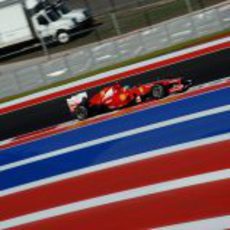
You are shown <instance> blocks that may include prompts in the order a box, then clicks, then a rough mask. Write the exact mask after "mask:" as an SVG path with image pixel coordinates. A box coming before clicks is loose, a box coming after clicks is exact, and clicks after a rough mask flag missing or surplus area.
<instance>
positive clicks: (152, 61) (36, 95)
mask: <svg viewBox="0 0 230 230" xmlns="http://www.w3.org/2000/svg"><path fill="white" fill-rule="evenodd" d="M229 41H230V36H228V37H225V38H221V39H218V40H215V41H211V42H207V43H205V44H201V45H197V46H193V47H190V48H186V49H183V50H180V51H176V52H173V53H170V54H166V55H163V56H160V57H156V58H152V59H149V60H146V61H142V62H139V63H136V64H132V65H129V66H125V67H122V68H118V69H115V70H111V71H108V72H104V73H100V74H97V75H94V76H92V77H90V78H86V79H81V80H78V81H76V82H71V83H68V84H65V85H62V86H58V87H55V88H51V89H48V90H45V91H42V92H38V93H34V94H31V95H28V96H25V97H21V98H18V99H15V100H11V101H9V102H4V103H1V104H0V109H3V108H6V107H8V106H12V105H15V104H19V103H21V102H25V101H29V100H32V99H35V98H39V97H42V96H45V95H49V94H52V93H55V92H59V91H61V90H65V89H69V88H73V87H75V86H78V85H82V84H85V83H89V82H93V81H96V80H99V79H105V78H108V77H111V76H113V75H116V74H119V73H123V72H126V71H129V70H132V69H136V68H140V67H144V66H148V65H150V64H155V63H158V62H161V61H164V60H168V59H170V58H174V57H179V56H182V55H184V54H187V53H192V52H195V51H198V50H203V49H206V48H209V47H213V46H216V45H219V44H222V43H226V42H229ZM210 53H211V52H210Z"/></svg>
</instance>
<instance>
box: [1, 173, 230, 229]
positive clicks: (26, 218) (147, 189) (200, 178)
mask: <svg viewBox="0 0 230 230" xmlns="http://www.w3.org/2000/svg"><path fill="white" fill-rule="evenodd" d="M229 178H230V169H225V170H219V171H215V172H211V173H204V174H200V175H196V176H191V177H184V178H181V179H177V180H171V181H168V182H162V183H158V184H151V185H148V186H143V187H139V188H135V189H130V190H125V191H122V192H116V193H112V194H109V195H104V196H99V197H95V198H91V199H87V200H83V201H78V202H74V203H70V204H67V205H62V206H58V207H55V208H51V209H46V210H43V211H39V212H34V213H31V214H27V215H23V216H19V217H15V218H12V219H8V220H5V221H2V223H1V225H2V227H3V228H10V227H15V226H19V225H22V224H28V223H31V222H34V221H39V220H44V219H48V218H51V217H57V216H60V215H64V214H68V213H73V212H78V211H82V210H86V209H90V208H95V207H99V206H102V205H108V204H113V203H116V202H121V201H126V200H130V199H135V198H140V197H143V196H147V195H153V194H157V193H161V192H166V191H171V190H175V189H181V188H185V187H189V186H194V185H200V184H204V183H210V182H215V181H220V180H224V179H229Z"/></svg>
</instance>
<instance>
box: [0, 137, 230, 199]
mask: <svg viewBox="0 0 230 230" xmlns="http://www.w3.org/2000/svg"><path fill="white" fill-rule="evenodd" d="M227 140H230V133H225V134H221V135H217V136H213V137H208V138H204V139H199V140H195V141H190V142H187V143H183V144H178V145H173V146H170V147H166V148H162V149H156V150H154V151H152V150H151V151H148V152H144V153H140V154H137V155H134V156H130V157H125V158H121V159H118V160H113V161H110V162H106V163H102V164H97V165H95V166H90V167H87V168H83V169H78V170H75V171H72V172H67V173H63V174H59V175H57V176H52V177H49V178H45V179H41V180H38V181H34V182H30V183H27V184H23V185H19V186H15V187H13V188H8V189H5V190H3V191H1V196H2V197H3V196H8V195H11V194H14V193H17V192H22V191H25V190H29V189H32V188H35V187H40V186H43V185H47V184H51V183H55V182H58V181H62V180H66V179H70V178H73V177H78V176H82V175H85V174H89V173H93V172H98V171H102V170H106V169H109V168H113V167H117V166H121V165H125V164H130V163H134V162H138V161H141V160H146V159H150V158H153V157H158V156H163V155H167V154H174V153H175V152H178V151H183V150H187V149H192V148H196V147H201V146H205V145H209V144H214V143H218V142H223V141H227Z"/></svg>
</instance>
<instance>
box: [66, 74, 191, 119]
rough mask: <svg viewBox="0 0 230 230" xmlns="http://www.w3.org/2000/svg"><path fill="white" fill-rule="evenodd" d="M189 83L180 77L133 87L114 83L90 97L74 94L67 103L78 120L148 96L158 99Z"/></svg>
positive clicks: (135, 102) (130, 103)
mask: <svg viewBox="0 0 230 230" xmlns="http://www.w3.org/2000/svg"><path fill="white" fill-rule="evenodd" d="M190 85H191V80H184V79H182V78H176V79H165V80H159V81H154V82H151V83H147V84H143V85H140V86H133V87H129V86H127V85H126V86H122V85H121V84H120V83H114V84H113V85H111V86H107V87H105V88H103V89H102V90H101V91H100V92H99V93H97V94H95V95H94V96H92V97H91V98H89V97H88V94H87V92H82V93H79V94H76V95H74V96H72V97H70V98H68V99H67V105H68V107H69V110H70V112H71V113H73V114H75V116H76V117H77V119H78V120H84V119H86V118H87V117H88V116H90V115H92V114H99V113H101V112H103V111H109V110H116V109H119V108H123V107H126V106H130V105H134V104H138V103H141V102H142V101H145V100H147V99H150V98H151V99H155V100H158V99H161V98H163V97H166V96H167V95H170V94H172V93H179V92H183V91H185V90H186V89H188V88H189V87H190Z"/></svg>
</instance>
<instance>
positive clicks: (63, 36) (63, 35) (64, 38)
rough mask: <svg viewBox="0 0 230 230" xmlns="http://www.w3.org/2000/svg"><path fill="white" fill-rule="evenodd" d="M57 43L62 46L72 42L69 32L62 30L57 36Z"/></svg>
mask: <svg viewBox="0 0 230 230" xmlns="http://www.w3.org/2000/svg"><path fill="white" fill-rule="evenodd" d="M57 41H58V42H59V43H60V44H65V43H67V42H69V41H70V35H69V33H68V32H67V31H65V30H61V31H59V32H58V34H57Z"/></svg>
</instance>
